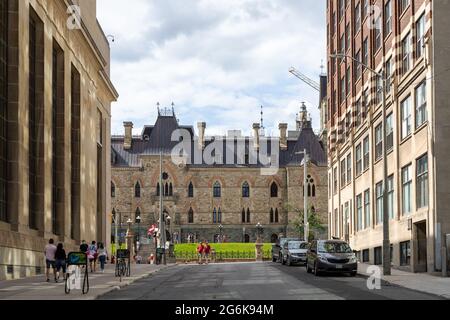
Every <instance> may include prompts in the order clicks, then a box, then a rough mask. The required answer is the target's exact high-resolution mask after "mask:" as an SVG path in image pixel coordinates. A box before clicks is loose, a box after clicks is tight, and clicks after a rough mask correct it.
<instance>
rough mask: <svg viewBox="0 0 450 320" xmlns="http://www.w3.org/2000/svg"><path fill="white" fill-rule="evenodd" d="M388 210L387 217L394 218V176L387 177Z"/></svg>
mask: <svg viewBox="0 0 450 320" xmlns="http://www.w3.org/2000/svg"><path fill="white" fill-rule="evenodd" d="M387 196H388V211H389V219H391V220H392V219H394V176H390V177H389V178H388V190H387Z"/></svg>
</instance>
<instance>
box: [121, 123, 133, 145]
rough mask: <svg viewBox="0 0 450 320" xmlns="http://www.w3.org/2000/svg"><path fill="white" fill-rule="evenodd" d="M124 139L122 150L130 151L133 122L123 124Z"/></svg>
mask: <svg viewBox="0 0 450 320" xmlns="http://www.w3.org/2000/svg"><path fill="white" fill-rule="evenodd" d="M123 127H124V128H125V138H124V140H123V148H124V149H125V150H130V149H131V147H132V145H133V122H124V123H123Z"/></svg>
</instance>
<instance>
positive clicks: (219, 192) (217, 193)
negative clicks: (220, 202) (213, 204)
mask: <svg viewBox="0 0 450 320" xmlns="http://www.w3.org/2000/svg"><path fill="white" fill-rule="evenodd" d="M213 196H214V198H220V197H221V196H222V186H221V185H220V183H219V181H216V183H214V187H213Z"/></svg>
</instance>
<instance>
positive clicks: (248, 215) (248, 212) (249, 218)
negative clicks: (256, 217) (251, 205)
mask: <svg viewBox="0 0 450 320" xmlns="http://www.w3.org/2000/svg"><path fill="white" fill-rule="evenodd" d="M247 223H251V213H250V209H247Z"/></svg>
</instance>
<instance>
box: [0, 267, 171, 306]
mask: <svg viewBox="0 0 450 320" xmlns="http://www.w3.org/2000/svg"><path fill="white" fill-rule="evenodd" d="M170 266H171V265H168V266H156V265H148V264H141V265H132V266H131V277H130V278H122V282H120V280H119V278H116V277H115V276H114V267H115V266H114V265H111V264H108V265H106V269H105V273H100V272H96V273H89V284H90V290H89V292H88V294H87V295H83V294H82V293H81V290H80V291H72V292H71V293H70V294H69V295H66V294H65V292H64V281H63V280H60V281H59V283H55V282H54V280H53V281H51V282H49V283H47V282H46V281H45V280H46V277H45V275H41V276H36V277H31V278H26V279H18V280H10V281H1V282H0V300H94V299H96V298H97V297H99V296H101V295H104V294H106V293H108V292H110V291H113V290H117V289H120V288H122V287H125V286H128V285H130V284H132V283H133V282H135V281H137V280H139V279H143V278H146V277H148V276H150V275H151V274H153V273H155V272H158V271H160V270H162V269H165V268H168V267H170ZM50 279H53V275H52V274H51V275H50Z"/></svg>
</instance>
